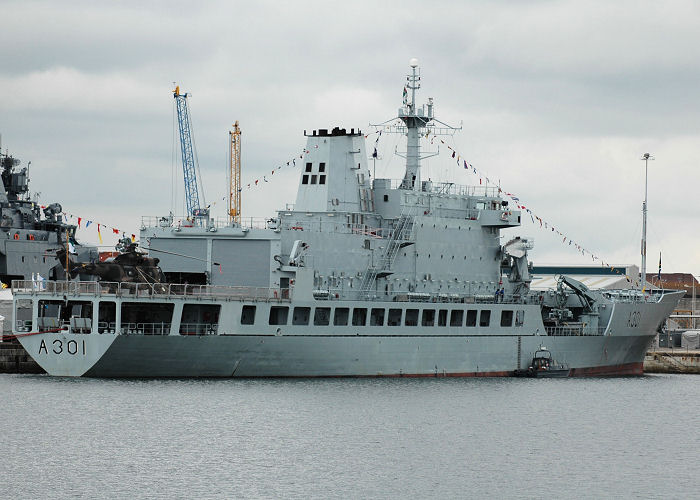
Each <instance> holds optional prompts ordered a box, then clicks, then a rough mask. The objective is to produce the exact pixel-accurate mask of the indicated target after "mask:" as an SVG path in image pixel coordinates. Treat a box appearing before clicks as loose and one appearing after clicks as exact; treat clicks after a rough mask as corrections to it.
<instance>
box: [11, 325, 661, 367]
mask: <svg viewBox="0 0 700 500" xmlns="http://www.w3.org/2000/svg"><path fill="white" fill-rule="evenodd" d="M39 337H41V338H39ZM652 339H653V335H644V336H572V337H546V336H523V337H514V336H488V337H487V336H482V337H475V336H444V337H435V336H423V337H420V336H411V337H401V336H398V337H396V336H391V337H390V336H340V335H331V336H318V335H309V336H301V335H295V336H270V335H212V336H173V335H167V336H157V335H80V334H67V333H55V334H53V333H47V334H42V335H40V336H29V337H25V338H22V339H20V340H21V342H22V343H23V345H24V346H25V348H26V349H27V350H28V351H29V352H30V354H32V356H33V357H34V358H35V359H36V360H37V362H39V363H40V364H41V365H42V367H44V368H45V369H46V370H47V372H48V373H50V374H52V375H67V376H87V377H402V376H405V377H436V376H446V377H447V376H449V377H482V376H483V377H488V376H511V375H513V374H514V373H515V372H516V370H519V369H522V368H524V367H526V366H527V365H528V363H529V361H530V360H531V358H532V353H533V352H534V351H536V350H537V349H539V347H540V346H542V345H545V346H546V347H547V348H548V349H549V350H550V351H551V352H552V353H553V354H554V355H555V356H556V358H557V359H558V360H562V362H565V363H567V364H568V365H569V366H570V367H571V372H570V375H571V376H609V375H641V374H642V360H643V358H644V354H645V353H646V350H647V348H648V346H649V344H650V343H651V341H652ZM42 341H43V344H42ZM518 344H520V346H519V345H518ZM57 351H60V352H58V353H57Z"/></svg>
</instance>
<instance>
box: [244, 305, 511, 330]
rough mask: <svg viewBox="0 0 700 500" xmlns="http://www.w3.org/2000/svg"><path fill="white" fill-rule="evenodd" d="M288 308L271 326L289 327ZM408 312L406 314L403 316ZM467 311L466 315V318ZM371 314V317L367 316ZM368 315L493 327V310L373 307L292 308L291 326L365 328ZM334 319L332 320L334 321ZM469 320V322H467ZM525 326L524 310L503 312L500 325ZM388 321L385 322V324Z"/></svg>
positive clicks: (380, 319)
mask: <svg viewBox="0 0 700 500" xmlns="http://www.w3.org/2000/svg"><path fill="white" fill-rule="evenodd" d="M289 309H290V308H289V307H287V306H272V307H271V308H270V316H269V318H268V324H270V325H287V324H288V323H289V320H290V318H289ZM255 310H256V306H243V310H242V314H241V324H242V325H252V324H254V323H255ZM404 312H405V314H404ZM465 312H466V315H465ZM368 313H369V314H368ZM368 316H369V326H418V325H421V326H436V325H437V326H448V325H449V326H455V327H461V326H477V324H478V325H479V326H481V327H487V326H489V325H490V324H491V311H490V310H486V309H483V310H481V311H478V310H476V309H469V310H467V311H464V310H462V309H452V310H448V309H438V310H435V309H423V310H420V309H406V310H405V311H404V310H403V309H389V310H388V313H387V310H386V309H384V308H381V307H374V308H371V309H367V308H365V307H355V308H353V309H352V314H351V311H350V308H349V307H336V308H334V310H333V314H331V308H330V307H315V308H314V311H313V315H312V314H311V308H310V307H294V308H292V314H291V324H292V325H299V326H304V325H308V324H309V323H310V322H311V321H312V318H313V323H312V324H313V325H315V326H328V325H330V324H331V321H332V324H333V325H334V326H348V325H352V326H366V325H367V318H368ZM331 317H332V320H331ZM465 317H466V323H465ZM513 319H515V326H523V322H524V319H525V311H523V310H520V311H512V310H503V311H501V318H500V325H501V326H502V327H511V326H513ZM385 320H386V321H385Z"/></svg>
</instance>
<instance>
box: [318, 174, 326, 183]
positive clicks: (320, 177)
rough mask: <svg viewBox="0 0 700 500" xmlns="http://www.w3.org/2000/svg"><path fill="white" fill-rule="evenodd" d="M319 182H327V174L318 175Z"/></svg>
mask: <svg viewBox="0 0 700 500" xmlns="http://www.w3.org/2000/svg"><path fill="white" fill-rule="evenodd" d="M318 183H319V184H325V183H326V176H325V175H319V176H318Z"/></svg>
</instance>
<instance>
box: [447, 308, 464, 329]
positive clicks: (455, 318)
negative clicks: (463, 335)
mask: <svg viewBox="0 0 700 500" xmlns="http://www.w3.org/2000/svg"><path fill="white" fill-rule="evenodd" d="M463 322H464V311H462V310H461V309H453V310H452V312H451V313H450V326H462V323H463Z"/></svg>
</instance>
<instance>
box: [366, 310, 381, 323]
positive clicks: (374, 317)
mask: <svg viewBox="0 0 700 500" xmlns="http://www.w3.org/2000/svg"><path fill="white" fill-rule="evenodd" d="M369 324H370V326H384V309H383V308H373V309H372V313H371V314H370V316H369Z"/></svg>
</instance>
